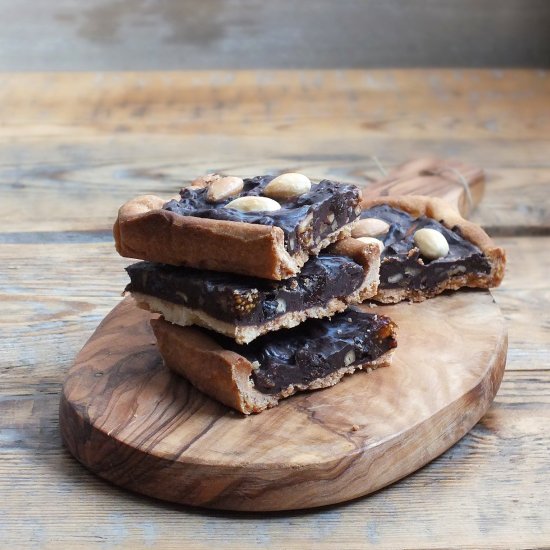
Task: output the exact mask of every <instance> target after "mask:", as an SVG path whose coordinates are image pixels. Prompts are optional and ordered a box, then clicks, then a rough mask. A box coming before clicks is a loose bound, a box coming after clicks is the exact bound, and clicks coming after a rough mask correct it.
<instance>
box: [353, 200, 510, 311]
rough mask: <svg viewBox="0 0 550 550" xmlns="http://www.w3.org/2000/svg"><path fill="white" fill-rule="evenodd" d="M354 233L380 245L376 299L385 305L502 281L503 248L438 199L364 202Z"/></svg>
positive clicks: (487, 286)
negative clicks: (378, 280)
mask: <svg viewBox="0 0 550 550" xmlns="http://www.w3.org/2000/svg"><path fill="white" fill-rule="evenodd" d="M353 234H354V236H355V237H357V238H363V239H365V240H366V241H370V242H375V241H373V239H377V240H378V241H379V242H380V241H381V243H383V250H382V253H381V264H380V284H379V288H378V293H377V294H376V296H375V298H374V299H375V300H377V301H380V302H383V303H396V302H399V301H401V300H405V299H409V300H413V301H415V302H420V301H422V300H425V299H426V298H431V297H433V296H436V295H437V294H440V293H441V292H443V291H445V290H456V289H459V288H462V287H474V288H492V287H496V286H498V285H499V284H500V283H501V281H502V278H503V277H504V268H505V262H506V256H505V252H504V250H503V249H502V248H499V247H497V246H496V245H495V244H494V243H493V241H492V240H491V238H490V237H489V236H488V235H487V234H486V233H485V231H483V229H482V228H481V227H479V226H478V225H476V224H474V223H472V222H469V221H467V220H465V219H464V218H462V217H461V216H460V214H459V213H458V212H457V211H456V210H455V209H454V208H453V207H451V206H450V205H448V204H447V203H446V202H444V201H443V200H441V199H435V198H431V197H423V196H401V197H383V198H377V199H372V200H368V201H364V203H363V212H362V214H361V220H360V221H359V223H358V224H357V227H356V228H355V229H354V232H353ZM381 247H382V245H381Z"/></svg>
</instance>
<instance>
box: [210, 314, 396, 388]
mask: <svg viewBox="0 0 550 550" xmlns="http://www.w3.org/2000/svg"><path fill="white" fill-rule="evenodd" d="M394 330H395V325H394V324H393V323H392V321H391V320H390V319H389V318H387V317H384V316H383V315H376V314H372V313H365V312H362V311H358V310H355V309H349V310H348V311H345V312H344V313H338V314H337V315H334V317H331V318H330V319H309V320H308V321H306V322H305V323H302V324H301V325H299V326H297V327H294V328H291V329H283V330H280V331H277V332H272V333H269V334H266V335H264V336H260V337H259V338H258V339H256V340H254V341H253V342H251V343H250V344H247V345H245V346H240V345H238V344H236V343H235V342H234V341H233V340H231V339H230V338H227V337H225V336H221V335H218V334H215V338H216V339H217V341H218V342H219V343H220V344H221V345H222V346H223V347H224V348H226V349H230V350H233V351H235V352H237V353H239V354H240V355H243V356H244V357H246V358H247V359H248V360H249V361H250V362H251V363H254V362H255V361H257V363H256V364H258V363H259V365H260V366H259V367H258V368H256V369H255V370H254V371H253V374H252V379H253V381H254V385H255V387H256V389H258V390H259V391H261V392H263V393H268V394H277V393H279V392H281V391H282V390H284V389H285V388H287V387H288V386H290V385H293V384H309V383H311V382H313V381H314V380H316V379H318V378H323V377H325V376H328V375H329V374H331V373H333V372H335V371H337V370H339V369H341V368H344V367H347V366H351V365H361V364H363V363H368V362H371V361H373V360H375V359H378V358H379V357H380V356H382V355H383V354H384V353H386V352H387V351H389V350H390V349H393V348H395V347H396V346H397V342H396V340H395V333H394Z"/></svg>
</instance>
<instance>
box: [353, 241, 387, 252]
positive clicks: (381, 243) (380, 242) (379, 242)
mask: <svg viewBox="0 0 550 550" xmlns="http://www.w3.org/2000/svg"><path fill="white" fill-rule="evenodd" d="M357 240H358V241H361V242H362V243H367V244H375V245H377V246H378V248H379V249H380V254H382V252H384V248H385V246H384V243H383V242H382V241H381V240H380V239H375V238H374V237H357Z"/></svg>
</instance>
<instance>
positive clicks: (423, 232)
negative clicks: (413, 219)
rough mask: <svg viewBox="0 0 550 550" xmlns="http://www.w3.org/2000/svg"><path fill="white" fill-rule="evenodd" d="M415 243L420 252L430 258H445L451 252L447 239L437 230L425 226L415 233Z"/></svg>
mask: <svg viewBox="0 0 550 550" xmlns="http://www.w3.org/2000/svg"><path fill="white" fill-rule="evenodd" d="M414 243H415V244H416V246H418V249H419V250H420V254H421V255H422V256H424V257H425V258H428V259H429V260H437V259H438V258H443V257H445V256H446V255H447V254H448V253H449V243H448V242H447V239H446V238H445V237H444V236H443V235H442V234H441V233H440V232H439V231H437V230H435V229H430V228H429V227H423V228H422V229H419V230H418V231H416V232H415V234H414Z"/></svg>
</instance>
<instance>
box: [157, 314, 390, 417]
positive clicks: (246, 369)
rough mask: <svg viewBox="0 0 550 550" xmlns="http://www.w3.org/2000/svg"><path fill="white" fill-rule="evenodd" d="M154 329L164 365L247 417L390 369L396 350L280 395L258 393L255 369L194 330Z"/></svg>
mask: <svg viewBox="0 0 550 550" xmlns="http://www.w3.org/2000/svg"><path fill="white" fill-rule="evenodd" d="M151 325H152V327H153V331H154V333H155V336H156V338H157V346H158V349H159V351H160V354H161V356H162V358H163V360H164V364H165V365H166V366H167V367H168V368H169V369H171V370H172V371H174V372H176V373H178V374H180V375H181V376H183V377H184V378H186V379H187V380H188V381H189V382H190V383H191V384H193V386H195V387H196V388H198V389H199V390H200V391H202V392H203V393H205V394H207V395H209V396H210V397H213V398H214V399H216V400H217V401H220V402H221V403H223V404H224V405H227V406H228V407H232V408H233V409H236V410H237V411H239V412H241V413H244V414H251V413H259V412H261V411H263V410H265V409H268V408H271V407H275V406H276V405H277V404H278V402H279V400H281V399H284V398H285V397H289V396H290V395H293V394H294V393H296V392H298V391H304V390H313V389H320V388H327V387H329V386H334V385H335V384H336V383H338V382H339V381H340V380H341V379H342V377H343V376H344V375H345V374H351V373H353V372H355V371H357V370H361V369H363V370H367V371H368V369H372V370H374V369H376V368H379V367H386V366H389V365H390V363H391V356H392V354H393V351H394V350H393V349H392V350H389V351H388V352H386V353H385V354H384V355H382V356H381V357H379V358H378V359H376V360H375V361H371V362H366V363H363V364H357V365H350V366H348V367H343V368H341V369H339V370H337V371H335V372H333V373H331V374H329V375H327V376H325V377H323V378H318V379H316V380H313V381H312V382H311V383H309V384H296V385H291V386H288V387H287V388H285V389H284V390H283V391H281V392H280V393H278V394H274V395H270V394H265V393H262V392H260V391H258V390H257V389H256V388H255V387H254V383H253V380H252V376H251V375H252V371H253V368H254V367H253V365H252V363H250V361H248V359H246V358H245V357H243V356H242V355H240V354H238V353H236V352H233V351H229V350H226V349H224V348H223V347H221V346H220V345H219V344H218V343H217V342H216V341H215V340H214V339H213V338H211V337H210V336H208V335H207V334H205V333H204V332H202V331H201V330H199V329H196V328H194V327H181V326H178V325H174V324H172V323H168V322H167V321H164V320H163V319H162V318H160V319H152V320H151Z"/></svg>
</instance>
